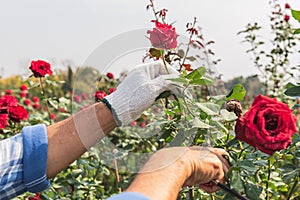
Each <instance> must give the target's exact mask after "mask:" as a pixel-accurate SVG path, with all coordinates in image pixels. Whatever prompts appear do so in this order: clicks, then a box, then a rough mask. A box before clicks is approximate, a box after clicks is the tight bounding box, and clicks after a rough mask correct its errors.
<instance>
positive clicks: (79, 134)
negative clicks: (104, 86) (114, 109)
mask: <svg viewBox="0 0 300 200" xmlns="http://www.w3.org/2000/svg"><path fill="white" fill-rule="evenodd" d="M115 127H116V123H115V121H114V118H113V116H112V113H111V111H110V110H109V109H108V108H107V107H106V105H105V104H103V103H97V104H95V105H93V106H90V107H88V108H87V109H85V110H83V111H81V112H79V113H77V114H75V115H74V116H72V117H70V118H68V119H66V120H63V121H61V122H58V123H56V124H53V125H51V126H48V127H47V134H48V157H47V177H48V178H51V177H54V176H55V175H56V174H57V173H58V172H60V171H61V170H63V169H65V168H66V167H67V166H68V165H69V164H71V163H72V162H73V161H74V160H76V159H77V158H79V157H80V156H81V155H82V154H83V153H84V152H85V151H86V150H87V149H88V148H90V147H91V146H93V145H94V144H96V143H97V141H99V140H100V139H101V138H103V137H104V136H105V135H106V134H108V133H109V132H110V131H112V130H113V129H114V128H115Z"/></svg>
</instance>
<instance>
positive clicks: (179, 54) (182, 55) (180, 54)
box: [177, 49, 185, 58]
mask: <svg viewBox="0 0 300 200" xmlns="http://www.w3.org/2000/svg"><path fill="white" fill-rule="evenodd" d="M177 54H178V56H179V57H180V58H183V57H184V55H185V53H184V51H183V50H182V49H179V50H178V52H177Z"/></svg>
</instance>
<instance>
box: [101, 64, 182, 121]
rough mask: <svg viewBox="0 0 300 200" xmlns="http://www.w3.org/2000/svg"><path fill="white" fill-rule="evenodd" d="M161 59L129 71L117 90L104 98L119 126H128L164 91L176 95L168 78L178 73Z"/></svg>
mask: <svg viewBox="0 0 300 200" xmlns="http://www.w3.org/2000/svg"><path fill="white" fill-rule="evenodd" d="M167 68H168V72H167V71H166V68H165V66H164V64H163V63H162V62H161V61H156V62H152V63H146V64H142V65H139V66H137V67H136V68H135V69H133V70H132V71H130V72H129V73H128V75H127V77H126V78H125V79H124V81H123V82H122V83H121V84H120V85H119V86H118V87H117V89H116V91H115V92H113V93H112V94H110V95H108V96H107V97H105V99H106V100H107V101H108V103H109V104H110V105H111V108H112V112H113V115H114V117H115V120H116V122H117V125H118V126H121V125H128V124H129V123H131V122H132V121H133V120H135V119H136V118H137V117H139V116H140V115H141V113H142V112H143V111H144V110H146V109H147V108H149V107H150V106H151V104H152V103H153V102H154V101H155V99H156V97H158V96H159V95H160V94H161V93H162V92H164V91H168V90H169V91H171V92H172V93H174V94H176V93H177V92H178V91H177V89H176V86H175V85H174V83H172V81H170V80H168V79H171V78H177V77H178V74H179V73H178V72H177V71H176V70H175V69H174V68H172V67H171V66H167Z"/></svg>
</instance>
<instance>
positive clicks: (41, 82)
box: [39, 77, 52, 124]
mask: <svg viewBox="0 0 300 200" xmlns="http://www.w3.org/2000/svg"><path fill="white" fill-rule="evenodd" d="M39 80H40V85H41V88H42V95H43V97H44V99H45V100H46V110H47V113H48V116H49V122H50V124H52V120H51V113H50V111H49V106H48V98H47V96H46V92H45V88H44V85H43V79H42V77H40V79H39Z"/></svg>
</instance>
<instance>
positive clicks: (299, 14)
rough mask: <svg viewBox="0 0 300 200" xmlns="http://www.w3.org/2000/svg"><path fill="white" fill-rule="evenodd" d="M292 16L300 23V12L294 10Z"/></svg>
mask: <svg viewBox="0 0 300 200" xmlns="http://www.w3.org/2000/svg"><path fill="white" fill-rule="evenodd" d="M292 16H293V17H294V19H295V20H297V21H298V22H300V11H299V10H293V9H292Z"/></svg>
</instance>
